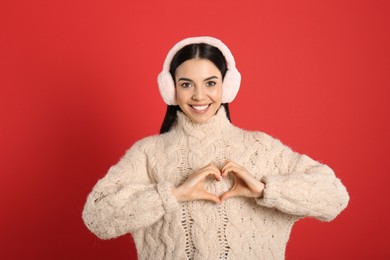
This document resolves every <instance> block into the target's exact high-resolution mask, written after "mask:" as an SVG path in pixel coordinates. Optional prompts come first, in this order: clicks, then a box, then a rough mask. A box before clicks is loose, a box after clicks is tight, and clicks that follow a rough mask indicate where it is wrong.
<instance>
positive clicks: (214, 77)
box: [204, 76, 218, 81]
mask: <svg viewBox="0 0 390 260" xmlns="http://www.w3.org/2000/svg"><path fill="white" fill-rule="evenodd" d="M210 79H218V77H217V76H211V77H208V78H207V79H205V80H204V81H208V80H210Z"/></svg>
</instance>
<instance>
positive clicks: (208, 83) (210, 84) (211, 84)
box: [207, 81, 217, 87]
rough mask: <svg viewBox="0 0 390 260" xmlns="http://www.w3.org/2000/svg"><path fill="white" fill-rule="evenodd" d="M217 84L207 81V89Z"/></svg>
mask: <svg viewBox="0 0 390 260" xmlns="http://www.w3.org/2000/svg"><path fill="white" fill-rule="evenodd" d="M216 84H217V83H216V82H215V81H209V82H207V86H208V87H214V86H215V85H216Z"/></svg>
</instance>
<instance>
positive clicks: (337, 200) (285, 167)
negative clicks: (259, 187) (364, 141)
mask: <svg viewBox="0 0 390 260" xmlns="http://www.w3.org/2000/svg"><path fill="white" fill-rule="evenodd" d="M226 160H231V161H234V162H236V163H238V164H240V165H242V166H244V167H245V168H246V169H247V170H248V171H249V172H250V173H252V174H253V175H254V176H255V178H257V179H258V180H259V181H260V180H261V181H263V182H264V183H265V190H264V196H263V198H259V199H248V198H242V197H239V198H237V197H236V198H231V199H228V200H226V201H225V202H224V203H223V204H221V205H216V204H214V203H213V202H209V201H202V200H199V201H191V202H184V203H179V202H177V200H176V199H175V197H174V196H173V195H172V193H171V188H172V187H173V186H178V185H180V184H181V183H182V182H184V181H185V180H186V179H187V178H188V176H189V175H190V174H191V173H192V172H193V171H194V170H196V169H199V168H201V167H203V166H205V165H206V164H208V163H211V162H212V163H214V164H216V165H217V166H218V167H221V166H222V165H223V164H224V163H225V162H226ZM232 186H233V179H232V178H231V176H228V177H226V178H224V179H223V180H222V181H220V182H217V181H215V180H214V179H213V178H208V179H207V180H206V182H205V189H206V190H207V191H208V192H210V193H213V194H217V195H221V194H223V193H224V192H226V191H228V190H229V189H230V188H231V187H232ZM348 201H349V196H348V193H347V191H346V189H345V187H344V186H343V185H342V183H341V182H340V180H339V179H337V178H336V177H335V175H334V173H333V171H332V170H331V169H330V168H329V167H328V166H326V165H323V164H320V163H318V162H316V161H314V160H312V159H310V158H309V157H307V156H306V155H300V154H298V153H295V152H293V151H292V150H291V149H290V148H288V147H286V146H284V145H283V144H282V143H281V142H280V141H278V140H276V139H274V138H272V137H270V136H269V135H267V134H264V133H261V132H252V131H245V130H242V129H239V128H237V127H235V126H234V125H232V124H231V123H230V122H229V121H228V119H227V118H226V116H225V111H224V108H223V107H221V109H220V110H219V111H218V113H217V115H216V116H214V117H213V118H211V119H210V120H209V121H208V122H206V123H204V124H195V123H193V122H191V121H190V120H189V119H188V118H187V117H186V116H185V115H184V114H183V113H181V112H178V121H177V124H176V125H175V126H174V127H173V128H172V130H171V131H170V132H168V133H165V134H162V135H157V136H151V137H147V138H145V139H143V140H140V141H138V142H137V143H136V144H134V145H133V147H131V148H130V149H129V150H128V151H127V152H126V153H125V155H124V156H123V157H122V158H121V160H120V161H119V162H118V163H117V164H116V165H115V166H113V167H111V168H110V170H109V172H108V173H107V175H106V176H105V177H104V178H103V179H101V180H99V181H98V183H97V184H96V185H95V187H94V188H93V190H92V192H91V193H90V195H89V196H88V199H87V202H86V205H85V208H84V211H83V220H84V222H85V224H86V225H87V227H88V228H89V229H90V230H91V231H92V232H93V233H94V234H96V235H97V236H98V237H100V238H102V239H109V238H114V237H118V236H120V235H123V234H127V233H132V235H133V238H134V241H135V243H136V247H137V253H138V258H139V259H284V255H285V247H286V243H287V241H288V238H289V235H290V231H291V228H292V225H293V224H294V222H295V221H297V220H298V219H299V218H301V217H307V216H311V217H315V218H317V219H319V220H322V221H330V220H332V219H333V218H335V217H336V216H337V215H338V214H339V213H340V212H341V211H342V210H343V209H344V208H345V207H346V206H347V204H348Z"/></svg>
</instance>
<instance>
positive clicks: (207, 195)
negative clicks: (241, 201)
mask: <svg viewBox="0 0 390 260" xmlns="http://www.w3.org/2000/svg"><path fill="white" fill-rule="evenodd" d="M203 199H204V200H209V201H213V202H215V203H217V204H220V203H221V199H220V198H219V197H217V196H215V195H213V194H211V193H208V192H205V194H204V197H203Z"/></svg>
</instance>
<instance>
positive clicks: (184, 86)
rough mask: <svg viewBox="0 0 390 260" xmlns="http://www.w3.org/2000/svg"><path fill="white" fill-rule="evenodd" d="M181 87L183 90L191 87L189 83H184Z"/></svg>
mask: <svg viewBox="0 0 390 260" xmlns="http://www.w3.org/2000/svg"><path fill="white" fill-rule="evenodd" d="M181 86H182V87H183V88H189V87H191V83H189V82H184V83H182V84H181Z"/></svg>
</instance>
